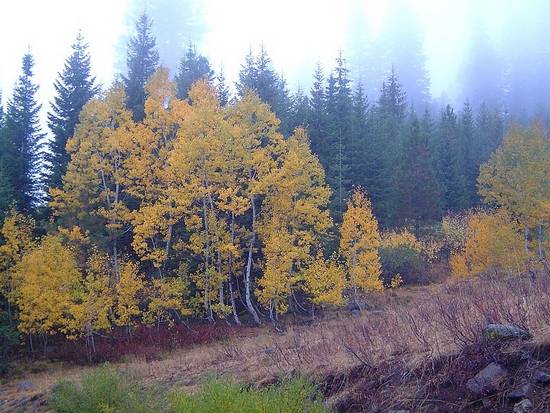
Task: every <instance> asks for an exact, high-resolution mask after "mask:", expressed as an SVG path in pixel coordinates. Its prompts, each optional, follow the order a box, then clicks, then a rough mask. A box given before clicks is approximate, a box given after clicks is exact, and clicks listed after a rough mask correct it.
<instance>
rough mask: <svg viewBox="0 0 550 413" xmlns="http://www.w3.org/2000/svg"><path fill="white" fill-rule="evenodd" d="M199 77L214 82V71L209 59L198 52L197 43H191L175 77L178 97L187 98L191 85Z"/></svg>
mask: <svg viewBox="0 0 550 413" xmlns="http://www.w3.org/2000/svg"><path fill="white" fill-rule="evenodd" d="M199 79H206V80H207V81H208V82H212V81H213V80H214V71H213V70H212V68H211V67H210V62H209V61H208V59H207V58H206V57H204V56H203V55H201V54H200V53H197V49H196V47H195V45H193V44H189V46H188V48H187V52H186V53H185V56H184V57H183V59H181V62H180V65H179V68H178V73H177V75H176V79H175V80H176V91H177V96H178V98H179V99H185V98H187V93H188V92H189V89H190V88H191V85H192V84H193V83H195V82H196V81H197V80H199Z"/></svg>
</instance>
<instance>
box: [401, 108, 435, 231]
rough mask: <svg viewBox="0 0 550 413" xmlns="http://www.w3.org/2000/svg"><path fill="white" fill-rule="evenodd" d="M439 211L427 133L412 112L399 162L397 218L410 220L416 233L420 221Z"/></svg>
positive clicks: (404, 220)
mask: <svg viewBox="0 0 550 413" xmlns="http://www.w3.org/2000/svg"><path fill="white" fill-rule="evenodd" d="M440 211H441V205H440V200H439V190H438V186H437V182H436V180H435V176H434V171H433V167H432V159H431V156H430V150H429V144H428V135H427V134H426V133H425V128H423V127H422V125H421V123H420V122H419V120H418V118H417V116H416V114H415V113H414V112H413V113H412V115H411V121H410V126H409V128H408V131H407V135H406V140H405V144H404V150H403V156H402V159H401V162H400V176H399V209H398V212H399V218H400V221H401V222H402V223H405V224H408V223H411V224H413V226H414V228H415V233H416V235H417V236H418V233H419V227H420V224H421V223H423V222H427V221H431V220H436V219H438V218H440V216H441V213H440Z"/></svg>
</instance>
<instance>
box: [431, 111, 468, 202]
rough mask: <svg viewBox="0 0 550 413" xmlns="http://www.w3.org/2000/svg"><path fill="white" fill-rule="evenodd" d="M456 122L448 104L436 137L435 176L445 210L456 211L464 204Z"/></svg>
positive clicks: (442, 114)
mask: <svg viewBox="0 0 550 413" xmlns="http://www.w3.org/2000/svg"><path fill="white" fill-rule="evenodd" d="M458 134H459V130H458V122H457V117H456V114H455V113H454V110H453V108H452V107H451V106H450V105H447V107H446V108H445V110H444V111H443V112H442V113H441V119H440V121H439V127H438V131H437V138H436V140H437V141H436V145H437V148H436V151H437V152H436V155H435V157H436V168H435V169H436V176H437V180H438V182H439V186H440V190H441V193H442V197H443V201H444V202H443V204H444V208H445V209H446V210H451V211H457V210H459V209H461V208H462V207H463V205H464V204H465V200H464V180H463V175H462V174H461V171H460V157H459V143H458Z"/></svg>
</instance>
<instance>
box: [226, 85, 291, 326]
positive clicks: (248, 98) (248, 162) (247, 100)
mask: <svg viewBox="0 0 550 413" xmlns="http://www.w3.org/2000/svg"><path fill="white" fill-rule="evenodd" d="M227 116H228V121H229V123H230V127H231V136H230V139H231V145H232V148H233V151H232V156H233V157H234V160H233V162H234V164H233V165H234V166H235V165H238V167H237V169H235V173H236V176H237V177H238V186H237V188H238V195H239V197H240V198H241V200H244V199H246V200H247V205H246V209H245V207H244V206H242V205H239V206H238V209H239V211H240V212H241V213H242V214H243V216H244V217H246V218H247V220H246V223H244V224H243V225H244V226H245V227H246V229H247V233H248V236H247V239H246V240H244V252H245V258H244V260H243V265H244V270H243V274H244V295H245V297H244V298H245V304H246V307H247V310H248V312H249V313H250V315H251V316H252V318H253V319H254V321H255V322H256V323H257V324H260V323H261V321H260V317H259V316H258V313H257V311H256V309H255V308H254V304H253V302H252V292H253V285H254V280H253V274H252V267H253V263H254V253H255V252H256V250H257V248H258V229H259V228H258V225H259V222H258V220H259V217H260V201H261V198H262V188H261V186H262V181H263V180H264V179H265V178H266V176H268V175H269V174H270V173H271V171H272V169H273V168H274V167H276V162H275V159H276V158H277V156H279V155H280V154H281V153H282V151H283V148H284V138H283V135H282V134H281V133H279V131H278V129H279V124H280V122H279V120H278V119H277V117H276V116H275V114H274V113H273V112H272V111H271V110H270V109H269V106H268V105H266V104H265V103H263V102H262V101H261V100H260V98H259V97H258V96H257V95H255V94H252V93H248V94H246V95H245V96H244V97H243V98H242V99H241V100H240V101H238V102H237V103H236V104H235V105H233V106H232V107H230V108H228V115H227ZM241 221H242V220H241Z"/></svg>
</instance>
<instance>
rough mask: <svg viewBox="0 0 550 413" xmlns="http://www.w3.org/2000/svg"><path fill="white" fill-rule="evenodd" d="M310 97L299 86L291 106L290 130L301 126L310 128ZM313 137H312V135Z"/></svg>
mask: <svg viewBox="0 0 550 413" xmlns="http://www.w3.org/2000/svg"><path fill="white" fill-rule="evenodd" d="M309 110H310V109H309V99H308V97H307V95H306V94H305V93H304V91H303V90H302V89H301V88H298V90H297V91H296V93H295V94H294V96H293V97H292V106H291V108H290V130H291V131H293V130H294V129H296V128H297V127H299V126H302V127H304V128H306V129H307V128H309ZM310 139H311V137H310Z"/></svg>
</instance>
